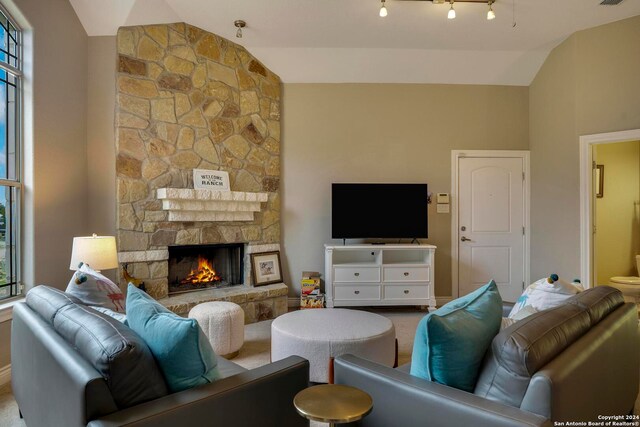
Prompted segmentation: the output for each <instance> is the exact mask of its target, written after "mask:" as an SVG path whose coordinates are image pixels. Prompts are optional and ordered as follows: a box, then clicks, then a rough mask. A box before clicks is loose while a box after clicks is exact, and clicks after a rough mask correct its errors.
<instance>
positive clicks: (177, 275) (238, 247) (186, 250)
mask: <svg viewBox="0 0 640 427" xmlns="http://www.w3.org/2000/svg"><path fill="white" fill-rule="evenodd" d="M244 246H245V245H244V243H228V244H215V245H187V246H169V276H168V279H169V280H168V281H169V294H177V293H182V292H191V291H200V290H205V289H211V288H227V287H231V286H235V285H242V284H244Z"/></svg>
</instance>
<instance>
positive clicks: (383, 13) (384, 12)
mask: <svg viewBox="0 0 640 427" xmlns="http://www.w3.org/2000/svg"><path fill="white" fill-rule="evenodd" d="M387 14H388V13H387V7H386V6H385V5H384V0H382V6H380V17H381V18H384V17H385V16H387Z"/></svg>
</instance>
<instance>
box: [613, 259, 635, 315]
mask: <svg viewBox="0 0 640 427" xmlns="http://www.w3.org/2000/svg"><path fill="white" fill-rule="evenodd" d="M636 270H637V272H638V275H639V276H640V255H636ZM609 286H612V287H614V288H616V289H619V290H620V291H621V292H622V295H623V296H624V300H625V301H626V302H632V303H635V304H638V309H639V310H640V277H636V276H616V277H612V278H611V279H609Z"/></svg>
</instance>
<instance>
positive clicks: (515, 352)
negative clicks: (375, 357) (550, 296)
mask: <svg viewBox="0 0 640 427" xmlns="http://www.w3.org/2000/svg"><path fill="white" fill-rule="evenodd" d="M409 369H410V366H408V365H405V366H402V367H400V368H397V369H391V368H388V367H385V366H381V365H378V364H375V363H372V362H370V361H367V360H364V359H360V358H358V357H355V356H353V355H346V356H342V357H338V358H337V359H336V360H335V382H336V383H338V384H347V385H352V386H355V387H358V388H360V389H362V390H365V391H366V392H368V393H369V394H370V395H371V396H372V398H373V402H374V404H373V411H372V412H371V414H369V415H368V416H367V417H366V418H365V419H364V420H362V421H361V422H359V423H358V424H357V425H362V426H371V427H386V426H390V425H397V426H403V427H413V426H415V427H418V426H425V425H429V426H430V427H439V426H451V427H458V426H478V427H483V426H487V427H488V426H491V427H500V426H505V427H506V426H551V425H553V422H567V421H602V420H601V419H598V417H599V416H603V415H605V416H606V415H626V414H629V413H630V412H631V411H632V410H633V406H634V402H635V400H636V397H637V395H638V384H639V381H640V378H639V377H640V374H639V369H640V340H639V336H638V315H637V308H636V306H635V304H629V303H627V304H625V303H624V302H623V299H622V295H621V294H620V292H619V291H617V290H615V289H613V288H610V287H606V286H602V287H596V288H594V289H590V290H587V291H585V292H582V293H580V294H578V295H576V296H575V297H573V298H572V299H571V301H570V302H569V303H568V304H566V305H563V306H561V307H557V308H555V309H551V310H546V311H542V312H539V313H536V314H534V315H532V316H529V317H527V318H525V319H523V320H521V321H519V322H517V323H515V324H513V325H511V326H509V327H507V328H505V329H504V330H502V331H501V332H500V333H499V334H498V335H497V336H496V337H495V338H494V340H493V342H492V344H491V347H490V349H489V350H488V352H487V354H486V356H485V360H484V362H483V367H482V369H481V372H480V374H479V377H478V381H477V385H476V389H475V391H474V393H468V392H465V391H461V390H458V389H455V388H451V387H448V386H445V385H442V384H438V383H434V382H430V381H427V380H423V379H421V378H417V377H413V376H411V375H409ZM585 425H586V424H585Z"/></svg>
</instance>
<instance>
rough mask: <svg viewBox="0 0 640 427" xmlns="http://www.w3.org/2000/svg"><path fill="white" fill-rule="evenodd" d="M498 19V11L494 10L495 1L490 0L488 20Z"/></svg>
mask: <svg viewBox="0 0 640 427" xmlns="http://www.w3.org/2000/svg"><path fill="white" fill-rule="evenodd" d="M492 19H496V13H495V12H494V11H493V1H492V0H489V11H488V12H487V20H489V21H491V20H492Z"/></svg>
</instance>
